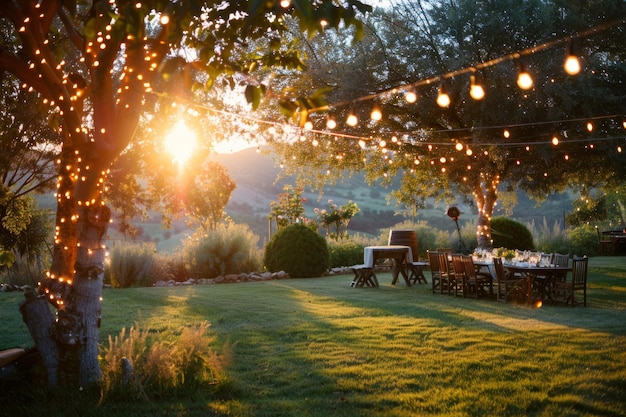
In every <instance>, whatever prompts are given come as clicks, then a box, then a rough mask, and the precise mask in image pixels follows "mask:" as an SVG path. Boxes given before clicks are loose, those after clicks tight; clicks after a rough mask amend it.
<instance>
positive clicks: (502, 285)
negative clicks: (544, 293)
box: [493, 258, 525, 302]
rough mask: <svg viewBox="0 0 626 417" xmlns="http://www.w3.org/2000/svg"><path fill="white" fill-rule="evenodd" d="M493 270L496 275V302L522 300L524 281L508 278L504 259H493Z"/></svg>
mask: <svg viewBox="0 0 626 417" xmlns="http://www.w3.org/2000/svg"><path fill="white" fill-rule="evenodd" d="M493 269H494V272H495V274H496V280H495V282H494V284H495V287H496V300H498V301H503V302H506V301H508V300H512V299H517V298H520V299H521V295H522V294H521V292H522V290H523V288H522V285H525V284H524V282H523V281H524V280H520V279H518V278H513V277H508V276H507V275H506V273H505V272H504V265H503V264H502V258H493Z"/></svg>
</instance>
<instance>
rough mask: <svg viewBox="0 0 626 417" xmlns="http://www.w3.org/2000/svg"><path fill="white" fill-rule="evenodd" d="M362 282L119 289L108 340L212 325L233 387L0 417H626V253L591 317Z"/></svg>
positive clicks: (609, 272)
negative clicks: (127, 331) (227, 357)
mask: <svg viewBox="0 0 626 417" xmlns="http://www.w3.org/2000/svg"><path fill="white" fill-rule="evenodd" d="M426 275H427V277H429V273H427V274H426ZM350 281H351V276H347V275H343V276H335V277H327V278H315V279H290V280H281V281H269V282H262V283H245V284H223V285H212V286H192V287H174V288H134V289H125V290H117V289H107V290H105V291H104V299H103V311H102V329H101V340H102V341H103V343H104V342H106V340H107V337H108V335H117V334H119V332H120V330H121V329H122V328H123V327H127V328H128V327H130V326H132V325H133V324H135V323H139V325H140V326H141V327H142V328H144V329H150V330H151V331H153V332H157V333H158V332H164V333H166V332H168V331H172V330H174V331H176V329H180V328H182V327H183V326H185V325H188V324H191V323H200V322H202V321H208V322H209V323H210V324H211V327H210V332H211V334H212V335H214V336H216V338H217V339H216V340H217V342H216V346H215V348H216V349H217V350H218V351H219V350H220V349H222V348H223V347H224V346H228V345H230V346H232V348H231V349H232V362H231V363H230V365H229V366H228V368H227V370H226V373H227V376H228V380H229V382H228V387H227V388H226V391H227V392H222V393H221V394H220V395H219V396H218V397H217V398H213V397H208V396H207V397H203V396H198V395H191V394H190V395H189V396H188V397H184V398H173V399H172V398H170V399H167V400H166V401H164V400H160V401H159V400H155V401H152V402H142V401H136V402H132V403H123V404H120V403H117V404H115V403H105V404H103V405H99V406H96V405H94V404H93V403H92V402H91V403H90V402H87V401H80V400H76V401H70V402H67V401H65V402H62V401H61V402H60V401H58V400H51V399H50V397H49V396H42V397H34V399H33V398H32V397H28V398H29V400H28V401H29V403H28V404H24V400H23V399H21V398H19V397H17V398H16V397H12V398H6V396H5V398H3V399H2V400H0V416H3V415H11V416H18V415H42V414H45V415H49V416H56V415H59V416H61V415H62V416H69V415H77V416H78V415H89V416H101V415H102V416H104V415H115V416H212V415H215V416H255V417H261V416H273V417H277V416H294V417H300V416H346V417H348V416H362V417H370V416H372V417H373V416H398V417H400V416H401V417H406V416H449V417H452V416H555V417H556V416H559V417H561V416H605V417H606V416H626V257H597V258H592V259H591V260H590V275H589V283H588V288H589V295H588V302H589V306H588V307H586V308H585V307H582V306H577V307H575V308H571V307H564V306H563V305H559V306H550V305H547V306H543V307H542V308H539V309H530V308H526V307H523V306H518V305H512V304H504V303H498V302H495V301H490V300H470V299H463V298H454V297H449V296H447V295H433V294H432V293H431V291H430V285H428V286H427V285H419V286H414V287H412V288H407V287H405V286H404V285H403V284H399V285H397V286H395V287H394V286H391V285H390V281H391V277H390V275H389V274H382V275H379V281H380V283H381V287H380V288H350V286H349V283H350ZM20 299H21V295H20V294H15V293H13V294H0V348H8V347H13V346H20V345H21V346H30V345H31V344H32V342H31V341H30V337H29V336H28V334H27V331H26V328H25V326H24V324H23V323H22V321H21V317H20V316H19V312H18V310H17V304H18V302H19V301H20ZM71 395H72V396H74V397H75V398H79V397H80V395H79V393H78V392H75V393H71ZM37 399H40V400H41V401H40V402H38V401H37ZM44 400H45V401H44ZM50 404H52V405H50ZM59 404H61V405H62V406H63V407H65V409H64V410H59V409H58V407H59ZM46 407H48V408H46ZM50 408H54V409H53V410H51V409H50ZM3 413H5V414H3ZM7 413H9V414H7ZM20 413H22V414H20Z"/></svg>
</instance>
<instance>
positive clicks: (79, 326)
mask: <svg viewBox="0 0 626 417" xmlns="http://www.w3.org/2000/svg"><path fill="white" fill-rule="evenodd" d="M99 156H100V157H101V158H100V159H98V158H89V159H90V161H89V162H87V159H88V158H83V157H80V156H79V152H77V151H75V150H74V149H73V148H72V146H64V149H63V151H62V155H61V161H60V162H61V163H60V176H59V182H58V188H57V215H56V233H55V241H54V252H53V255H52V265H51V268H50V272H49V273H48V276H47V278H46V279H44V280H42V282H41V284H40V285H39V288H38V295H36V294H28V296H27V297H26V300H25V301H24V303H23V304H22V306H21V311H22V316H23V318H24V321H25V323H26V325H27V326H28V329H29V331H30V333H31V335H32V337H33V340H34V342H35V344H36V346H37V349H38V351H39V353H40V354H41V356H42V359H43V364H44V366H45V368H46V370H47V374H48V384H49V385H54V384H56V383H57V380H58V379H59V378H61V377H64V378H67V379H68V380H76V381H77V382H78V383H79V384H80V385H81V386H86V385H89V384H92V383H95V382H97V381H98V380H99V379H100V376H101V371H100V366H99V362H98V343H99V334H98V328H99V326H100V309H101V307H100V306H101V298H102V281H103V277H104V258H105V246H104V245H103V241H102V239H103V237H104V236H105V235H106V231H107V228H108V224H109V220H110V218H111V213H110V210H109V208H108V207H107V206H105V205H103V204H102V203H101V202H100V199H99V197H100V193H99V184H101V183H102V180H101V179H102V177H103V175H104V170H103V169H98V167H99V166H101V165H104V164H107V163H108V159H105V158H103V155H102V154H101V155H99ZM51 306H52V307H53V308H56V309H57V311H56V317H54V316H53V314H52V311H51ZM76 373H78V375H76Z"/></svg>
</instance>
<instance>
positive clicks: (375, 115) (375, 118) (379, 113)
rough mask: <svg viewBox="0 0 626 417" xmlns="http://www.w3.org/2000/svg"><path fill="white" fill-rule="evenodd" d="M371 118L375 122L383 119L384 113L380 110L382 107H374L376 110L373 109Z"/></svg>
mask: <svg viewBox="0 0 626 417" xmlns="http://www.w3.org/2000/svg"><path fill="white" fill-rule="evenodd" d="M370 118H371V119H372V120H373V121H375V122H377V121H379V120H381V119H382V118H383V113H382V111H381V110H380V107H378V106H374V108H373V109H372V112H371V113H370Z"/></svg>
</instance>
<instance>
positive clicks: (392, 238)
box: [388, 230, 419, 262]
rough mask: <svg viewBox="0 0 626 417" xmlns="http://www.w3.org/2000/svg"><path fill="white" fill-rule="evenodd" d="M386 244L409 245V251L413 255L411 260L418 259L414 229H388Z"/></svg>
mask: <svg viewBox="0 0 626 417" xmlns="http://www.w3.org/2000/svg"><path fill="white" fill-rule="evenodd" d="M388 244H389V245H402V246H408V247H410V248H411V253H412V255H413V262H417V261H418V259H419V254H418V246H417V234H416V233H415V230H390V231H389V243H388Z"/></svg>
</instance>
